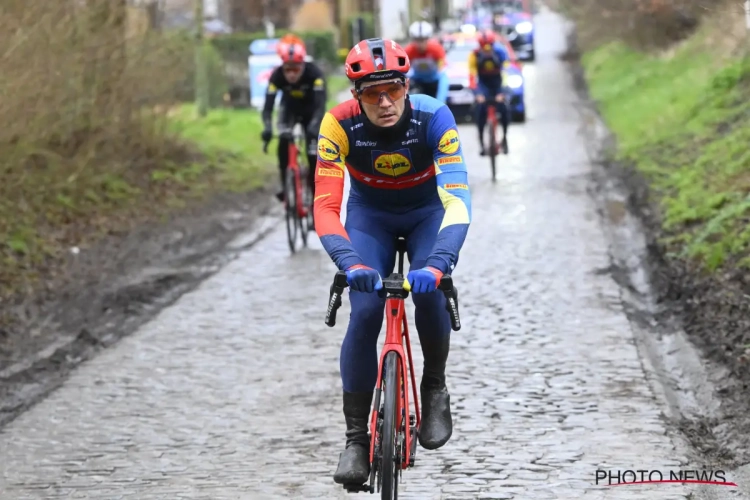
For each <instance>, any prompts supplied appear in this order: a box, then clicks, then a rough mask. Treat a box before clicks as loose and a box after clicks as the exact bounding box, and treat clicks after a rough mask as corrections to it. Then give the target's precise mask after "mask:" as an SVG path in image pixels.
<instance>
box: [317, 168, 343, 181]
mask: <svg viewBox="0 0 750 500" xmlns="http://www.w3.org/2000/svg"><path fill="white" fill-rule="evenodd" d="M318 175H320V176H323V177H339V178H343V177H344V171H343V170H341V169H340V168H324V167H320V168H319V169H318Z"/></svg>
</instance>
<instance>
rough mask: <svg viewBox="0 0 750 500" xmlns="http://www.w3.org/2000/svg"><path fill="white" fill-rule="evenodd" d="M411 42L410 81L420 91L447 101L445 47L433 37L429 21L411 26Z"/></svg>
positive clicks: (441, 100) (409, 54)
mask: <svg viewBox="0 0 750 500" xmlns="http://www.w3.org/2000/svg"><path fill="white" fill-rule="evenodd" d="M409 36H410V37H411V40H412V41H411V43H409V44H408V45H407V46H406V47H405V50H406V55H407V56H409V61H411V75H409V81H410V82H411V83H414V84H416V86H417V87H419V90H420V91H421V92H420V93H422V94H426V95H428V96H430V97H434V98H435V99H437V100H438V101H440V102H443V103H445V102H446V101H447V99H448V87H449V82H448V75H447V73H446V72H445V71H444V68H445V49H444V48H443V44H441V43H440V42H439V41H438V40H436V39H435V38H432V25H431V24H430V23H428V22H427V21H416V22H414V23H413V24H412V25H411V26H410V27H409Z"/></svg>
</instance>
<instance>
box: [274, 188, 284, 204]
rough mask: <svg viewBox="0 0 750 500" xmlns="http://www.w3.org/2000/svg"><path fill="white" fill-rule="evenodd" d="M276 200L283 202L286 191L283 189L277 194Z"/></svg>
mask: <svg viewBox="0 0 750 500" xmlns="http://www.w3.org/2000/svg"><path fill="white" fill-rule="evenodd" d="M276 199H277V200H279V201H281V202H283V201H284V190H283V189H282V190H281V191H279V192H278V193H276Z"/></svg>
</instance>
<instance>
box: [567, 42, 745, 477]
mask: <svg viewBox="0 0 750 500" xmlns="http://www.w3.org/2000/svg"><path fill="white" fill-rule="evenodd" d="M580 56H581V54H580V52H579V50H578V47H577V43H576V37H575V32H573V31H571V33H570V36H569V42H568V51H567V52H566V53H565V54H564V55H563V57H562V59H563V60H564V61H566V62H567V63H568V64H569V66H570V71H571V75H572V78H573V79H574V82H575V85H576V89H577V90H578V92H579V97H580V99H581V105H582V108H585V109H584V110H583V112H588V113H590V114H592V115H595V116H596V119H597V120H600V117H599V113H598V110H597V107H596V103H594V102H592V100H591V98H590V96H589V92H588V86H587V82H586V80H585V77H584V71H583V68H582V66H581V64H580ZM592 120H593V119H592ZM596 126H597V125H594V124H591V127H592V129H593V128H594V127H596ZM585 132H586V133H591V130H587V131H585ZM595 142H597V143H598V146H597V148H598V150H597V151H593V150H592V151H590V152H589V154H590V156H591V157H592V159H593V161H594V163H595V164H596V165H597V168H596V173H595V175H594V177H595V179H594V181H595V182H594V184H595V186H596V187H595V191H596V192H595V193H592V194H593V195H594V196H595V197H597V198H598V199H600V200H601V201H602V212H603V213H602V215H603V216H604V217H605V218H606V219H607V220H608V222H609V223H610V224H611V225H612V226H613V227H614V228H615V229H614V230H613V234H615V237H614V238H613V240H612V245H613V246H612V256H613V266H612V269H610V272H611V274H612V276H613V278H614V279H615V280H617V281H618V282H619V283H620V285H621V286H622V287H623V290H624V291H625V293H624V299H625V302H626V303H627V304H626V305H627V306H628V314H629V317H630V319H631V324H633V325H634V330H635V331H636V332H638V331H640V332H641V334H642V335H645V336H646V337H648V338H643V339H642V343H643V344H644V345H646V347H645V348H644V349H643V350H642V353H643V354H644V355H645V356H646V357H648V358H651V359H647V360H645V361H644V363H646V364H651V365H652V369H653V371H654V373H655V376H656V377H658V378H659V379H660V380H659V382H660V383H661V384H664V385H665V391H666V392H667V393H668V394H667V396H666V399H667V400H668V403H669V405H670V407H671V410H672V411H671V412H667V414H666V415H665V418H668V419H669V420H671V421H672V423H673V424H674V425H675V427H676V428H677V429H678V430H679V431H680V433H681V435H682V437H683V438H685V439H686V440H687V441H688V442H689V443H690V445H691V446H692V448H693V451H694V454H695V458H696V459H697V460H701V461H702V462H703V463H704V464H708V465H714V466H721V467H726V468H731V467H736V466H739V465H742V464H745V463H748V462H749V461H750V446H749V445H750V402H748V400H747V397H746V394H745V391H746V390H747V388H748V385H749V384H750V369H749V366H748V359H747V357H746V355H745V353H744V349H745V346H744V344H747V343H748V340H747V338H748V337H750V301H748V298H749V297H748V289H750V287H748V284H747V282H746V281H745V280H744V279H743V276H741V275H726V274H725V275H718V276H706V275H703V274H700V273H698V272H696V271H695V270H694V269H693V268H692V267H691V266H690V264H689V263H688V262H686V261H683V260H680V259H679V258H676V257H671V256H668V254H667V252H666V250H665V248H664V247H663V246H662V245H661V244H660V239H661V237H662V236H663V232H662V225H661V219H660V213H659V209H658V207H657V206H656V205H655V204H654V203H653V199H652V197H650V195H649V186H648V183H647V182H646V180H645V178H644V177H643V176H642V175H641V174H640V173H639V172H638V171H637V170H636V169H635V168H633V167H631V166H630V165H624V164H621V163H619V162H616V161H614V160H612V154H611V153H612V151H613V150H614V148H615V147H616V141H615V139H614V138H613V137H612V136H611V135H610V134H609V133H608V132H607V131H606V130H605V131H604V132H600V134H599V137H598V138H596V141H595ZM625 219H632V220H631V221H630V222H629V223H628V224H625V223H623V221H624V220H625ZM627 225H630V226H631V227H629V228H627V227H625V226H627ZM634 225H637V231H634V230H633V228H632V226H634ZM618 226H620V227H619V229H618V228H617V227H618ZM618 233H619V234H618ZM637 233H642V234H637ZM635 247H639V251H638V252H637V253H635V254H634V253H632V250H633V248H635ZM628 254H629V255H628ZM635 269H638V270H639V272H636V271H635ZM644 271H645V272H644ZM683 332H684V333H683ZM637 335H638V334H636V336H637ZM644 350H645V351H650V352H644ZM738 350H740V351H742V352H738ZM656 351H658V352H656ZM654 358H659V359H654ZM647 371H648V370H647Z"/></svg>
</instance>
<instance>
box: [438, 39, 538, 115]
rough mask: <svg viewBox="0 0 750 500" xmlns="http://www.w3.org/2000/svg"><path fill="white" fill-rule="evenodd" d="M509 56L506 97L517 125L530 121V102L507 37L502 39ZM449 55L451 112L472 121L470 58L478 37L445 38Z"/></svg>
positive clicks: (505, 76)
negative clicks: (528, 119) (527, 117)
mask: <svg viewBox="0 0 750 500" xmlns="http://www.w3.org/2000/svg"><path fill="white" fill-rule="evenodd" d="M499 38H500V40H501V42H502V43H504V45H505V50H506V51H507V52H508V56H509V61H507V62H506V63H505V68H504V71H503V80H504V82H505V85H504V87H505V95H506V99H507V101H506V102H508V108H509V111H510V116H511V119H512V121H514V122H524V121H526V101H525V99H524V90H525V80H524V77H523V68H522V66H521V63H520V62H519V61H518V58H517V57H516V54H515V52H514V50H513V47H512V46H511V45H510V44H509V43H508V41H507V40H505V39H503V37H502V36H501V37H499ZM442 42H443V46H444V47H445V51H446V71H447V73H448V80H449V83H450V86H449V88H448V103H447V104H448V108H450V110H451V111H452V112H453V115H454V116H455V117H456V120H457V121H458V120H460V119H463V120H464V121H471V120H472V119H473V116H472V113H473V110H474V103H475V97H474V92H473V91H472V90H471V89H470V88H469V54H470V53H471V51H473V50H474V49H476V48H477V46H478V44H477V41H476V35H474V34H467V33H455V34H452V35H448V36H445V37H443V39H442Z"/></svg>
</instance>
